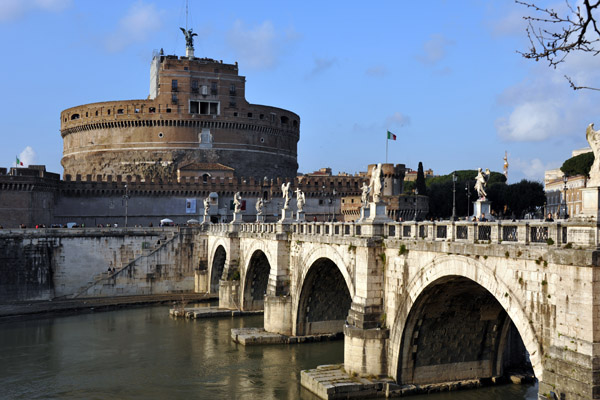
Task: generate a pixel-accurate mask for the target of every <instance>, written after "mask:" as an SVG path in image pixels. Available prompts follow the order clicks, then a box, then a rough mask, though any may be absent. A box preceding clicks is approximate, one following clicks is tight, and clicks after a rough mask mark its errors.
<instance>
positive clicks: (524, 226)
mask: <svg viewBox="0 0 600 400" xmlns="http://www.w3.org/2000/svg"><path fill="white" fill-rule="evenodd" d="M363 226H364V224H360V223H354V222H293V223H291V224H280V223H242V224H211V225H209V226H208V228H205V229H207V230H208V232H210V233H213V234H218V233H224V232H246V233H250V234H276V233H285V232H289V233H293V234H299V235H316V236H332V237H334V236H338V237H344V236H364V234H369V233H368V232H373V230H372V229H363ZM377 232H380V233H378V234H381V231H377ZM382 235H383V236H384V237H388V238H397V239H401V240H407V239H411V240H413V239H418V240H427V241H452V242H464V243H504V244H510V243H515V244H555V243H556V244H561V245H562V244H567V243H572V244H576V245H579V246H598V245H599V244H600V241H599V237H600V234H599V230H598V225H597V224H596V223H595V222H585V221H559V222H542V221H531V220H520V221H509V220H506V221H494V222H471V221H420V222H414V221H409V222H391V223H387V224H384V227H383V234H382Z"/></svg>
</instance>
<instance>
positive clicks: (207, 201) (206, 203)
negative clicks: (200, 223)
mask: <svg viewBox="0 0 600 400" xmlns="http://www.w3.org/2000/svg"><path fill="white" fill-rule="evenodd" d="M209 210H210V197H207V198H205V199H204V215H208V211H209Z"/></svg>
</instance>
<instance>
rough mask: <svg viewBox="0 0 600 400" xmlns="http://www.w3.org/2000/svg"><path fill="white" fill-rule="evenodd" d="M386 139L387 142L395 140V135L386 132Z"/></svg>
mask: <svg viewBox="0 0 600 400" xmlns="http://www.w3.org/2000/svg"><path fill="white" fill-rule="evenodd" d="M387 138H388V140H396V135H394V134H393V133H392V132H390V131H387Z"/></svg>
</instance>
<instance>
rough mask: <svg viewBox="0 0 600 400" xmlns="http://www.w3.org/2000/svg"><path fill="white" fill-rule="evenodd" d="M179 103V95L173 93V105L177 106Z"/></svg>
mask: <svg viewBox="0 0 600 400" xmlns="http://www.w3.org/2000/svg"><path fill="white" fill-rule="evenodd" d="M178 101H179V99H178V98H177V94H175V93H173V94H172V95H171V103H173V104H177V102H178Z"/></svg>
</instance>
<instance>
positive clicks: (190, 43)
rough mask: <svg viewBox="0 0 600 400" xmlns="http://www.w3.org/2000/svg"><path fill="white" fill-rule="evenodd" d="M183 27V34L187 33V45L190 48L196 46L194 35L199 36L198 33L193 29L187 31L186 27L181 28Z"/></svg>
mask: <svg viewBox="0 0 600 400" xmlns="http://www.w3.org/2000/svg"><path fill="white" fill-rule="evenodd" d="M179 29H181V32H183V34H184V35H185V47H188V48H190V49H193V48H194V36H198V34H197V33H193V32H192V29H190V30H188V31H186V30H185V29H184V28H181V27H180V28H179Z"/></svg>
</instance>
